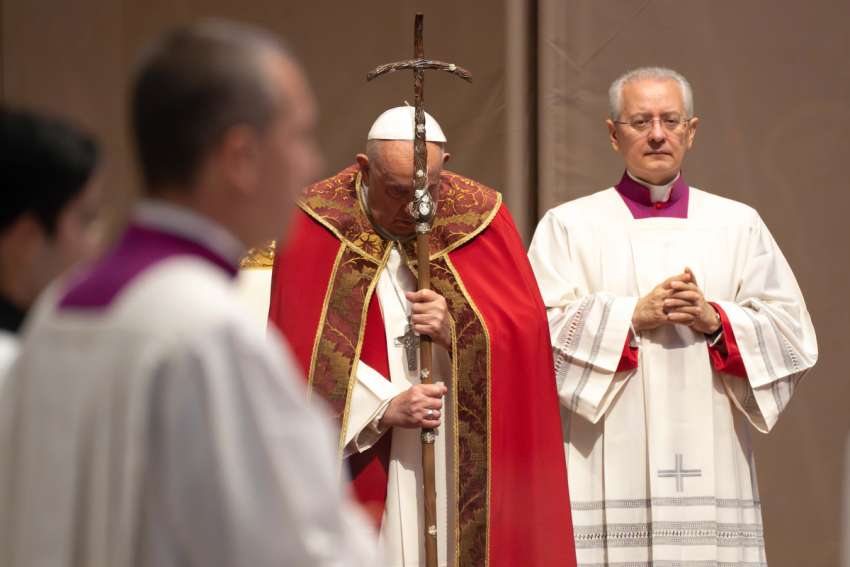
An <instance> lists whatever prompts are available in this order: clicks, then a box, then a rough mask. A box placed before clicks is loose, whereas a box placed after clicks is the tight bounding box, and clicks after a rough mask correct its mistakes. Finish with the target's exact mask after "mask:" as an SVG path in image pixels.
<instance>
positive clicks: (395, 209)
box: [357, 140, 450, 236]
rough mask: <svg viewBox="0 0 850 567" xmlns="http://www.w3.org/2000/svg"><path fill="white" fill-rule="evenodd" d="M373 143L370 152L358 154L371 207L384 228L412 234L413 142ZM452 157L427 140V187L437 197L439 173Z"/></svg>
mask: <svg viewBox="0 0 850 567" xmlns="http://www.w3.org/2000/svg"><path fill="white" fill-rule="evenodd" d="M372 144H374V145H373V146H372V147H373V150H372V151H370V152H369V155H368V156H367V155H366V154H358V155H357V163H358V164H359V165H360V171H361V172H362V174H363V183H364V184H366V185H367V186H368V187H369V209H370V210H371V212H372V216H373V217H374V219H375V222H377V223H378V224H379V225H381V227H382V228H383V229H384V230H386V231H388V232H390V233H391V234H393V235H395V236H409V235H411V234H413V232H414V230H415V226H414V221H413V217H412V216H411V215H410V212H409V211H408V208H407V207H408V205H409V204H410V203H411V201H412V200H413V142H409V141H404V140H392V141H380V142H372ZM449 157H450V154H448V153H444V152H443V149H442V148H441V147H440V146H439V145H438V144H433V143H430V142H429V143H428V188H429V190H430V191H431V196H432V197H434V199H435V200H436V199H437V198H439V195H438V194H437V188H438V187H439V184H440V173H441V172H442V171H443V164H444V163H445V162H446V161H448V159H449Z"/></svg>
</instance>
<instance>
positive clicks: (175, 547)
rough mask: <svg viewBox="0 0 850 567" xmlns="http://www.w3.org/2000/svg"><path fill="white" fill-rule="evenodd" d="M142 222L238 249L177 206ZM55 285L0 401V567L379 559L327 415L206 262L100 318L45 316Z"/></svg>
mask: <svg viewBox="0 0 850 567" xmlns="http://www.w3.org/2000/svg"><path fill="white" fill-rule="evenodd" d="M139 217H140V218H139V219H137V220H138V221H139V222H141V223H142V224H143V225H144V226H147V227H148V228H153V229H155V230H159V231H165V232H171V233H174V234H179V235H181V236H183V237H186V238H190V239H192V240H193V241H195V242H198V243H201V244H202V245H204V246H206V247H208V248H209V249H211V250H214V251H216V252H218V253H219V254H220V255H221V256H222V257H224V258H230V259H232V260H233V261H234V262H235V260H236V259H237V258H238V256H239V255H240V253H241V245H239V243H238V242H235V239H233V238H232V237H230V236H229V234H228V233H227V232H226V231H224V230H223V229H222V228H221V227H220V226H218V225H215V224H214V223H212V222H211V221H209V219H205V218H204V217H201V216H199V215H197V214H194V213H191V212H189V211H188V210H185V209H180V208H177V207H173V206H169V205H165V204H153V203H151V204H148V205H146V206H145V207H143V208H142V209H141V210H140V212H139ZM66 285H67V282H63V283H60V284H57V285H54V286H53V287H52V288H50V289H49V290H48V291H47V292H46V294H45V295H44V296H43V297H42V299H41V300H40V302H39V304H38V306H37V307H36V309H35V311H34V313H33V317H32V320H31V321H30V322H29V323H28V327H27V329H26V331H25V336H24V338H23V342H22V348H21V355H20V357H19V359H18V361H17V363H16V364H15V366H14V367H13V369H12V372H11V374H10V377H9V381H8V383H7V384H6V387H5V389H4V392H3V396H2V398H1V399H0V565H3V566H4V567H130V566H133V567H143V566H154V565H155V566H157V567H172V566H175V567H176V566H177V565H204V566H222V567H225V566H236V565H242V566H249V565H250V566H252V567H255V566H269V567H271V566H279V565H291V566H302V567H308V566H309V567H313V566H329V567H330V566H333V567H342V566H364V567H365V566H370V567H371V566H373V565H375V564H376V561H377V560H376V558H375V552H376V550H377V546H376V545H375V542H374V537H373V535H372V533H371V530H370V529H369V528H368V527H367V526H368V521H367V520H366V519H365V518H364V517H363V516H362V515H361V514H360V513H359V512H358V511H356V510H355V508H354V507H353V504H351V503H350V502H349V501H348V499H347V498H346V497H345V494H344V490H343V487H342V485H341V483H340V482H339V479H338V476H337V475H338V472H337V471H338V466H337V464H336V463H335V460H336V459H335V451H334V447H335V446H336V443H335V441H334V434H333V432H332V429H331V427H330V425H329V423H328V421H327V420H326V418H325V417H324V416H323V415H321V412H319V411H318V410H317V409H316V408H314V407H312V406H311V405H309V404H308V403H307V402H306V395H305V392H304V389H303V385H302V384H303V382H302V378H301V376H300V371H299V370H298V369H297V365H296V364H295V362H294V358H293V357H292V355H291V354H290V353H289V352H288V350H287V349H285V348H284V347H283V346H282V344H283V343H282V341H281V339H280V338H279V337H278V336H276V335H274V332H273V331H272V332H271V333H270V334H272V336H271V337H270V338H269V339H268V340H267V339H266V338H265V336H264V333H265V330H264V329H262V328H259V327H258V326H257V325H256V324H255V322H254V321H252V319H251V317H249V316H248V315H246V314H245V313H244V312H243V311H244V309H243V308H242V306H241V304H240V303H239V302H238V301H237V299H236V294H235V291H234V282H233V280H232V279H230V278H229V277H228V276H227V275H226V274H225V272H224V271H223V270H222V269H221V268H219V267H216V266H213V265H212V264H211V263H210V262H208V261H205V260H203V259H201V258H199V257H196V256H189V255H183V256H174V257H171V258H168V259H165V260H162V261H161V262H159V263H158V264H156V265H154V266H152V267H149V268H147V270H146V271H144V272H143V273H141V274H140V275H138V276H136V277H135V279H133V280H132V281H131V282H130V283H129V284H127V286H126V287H125V288H123V289H122V290H121V292H120V295H119V296H118V297H116V298H115V299H114V300H113V301H112V303H110V304H109V306H108V308H105V309H103V310H98V311H92V310H74V309H62V308H61V307H59V306H58V305H57V304H58V302H59V300H60V299H59V298H60V297H61V296H62V295H63V292H62V290H64V289H65V287H66Z"/></svg>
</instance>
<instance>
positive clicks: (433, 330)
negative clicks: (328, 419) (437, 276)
mask: <svg viewBox="0 0 850 567" xmlns="http://www.w3.org/2000/svg"><path fill="white" fill-rule="evenodd" d="M405 297H407V300H408V301H410V303H411V304H412V305H411V317H410V322H411V324H412V325H413V330H414V331H416V333H418V334H420V335H426V336H429V337H431V340H433V341H434V342H435V343H437V344H438V345H440V346H442V347H443V348H446V349H449V348H451V341H452V331H451V318H450V317H449V309H448V305H447V304H446V299H445V298H444V297H443V296H442V295H440V294H438V293H437V292H435V291H433V290H430V289H423V290H419V291H409V292H407V293H405ZM447 391H448V389H447V388H446V386H445V384H442V383H436V384H416V385H414V386H411V387H410V388H409V389H407V390H405V391H404V392H402V393H401V394H399V395H397V396H396V397H394V398H393V399H392V401H390V404H389V406H387V410H386V412H384V417H382V418H381V421H380V426H381V427H405V428H418V427H421V428H425V429H434V428H436V427H438V426H439V425H440V416H441V415H442V414H441V411H442V409H443V396H445V395H446V392H447Z"/></svg>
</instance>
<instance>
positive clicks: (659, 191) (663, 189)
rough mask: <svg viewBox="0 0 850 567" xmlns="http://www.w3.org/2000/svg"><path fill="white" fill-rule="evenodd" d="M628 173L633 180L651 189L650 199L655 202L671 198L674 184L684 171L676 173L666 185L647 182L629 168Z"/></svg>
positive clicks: (663, 201) (662, 201)
mask: <svg viewBox="0 0 850 567" xmlns="http://www.w3.org/2000/svg"><path fill="white" fill-rule="evenodd" d="M626 173H627V174H628V175H629V177H631V178H632V180H633V181H636V182H638V183H640V184H641V185H643V186H644V187H646V188H647V189H649V199H650V201H652V202H653V203H665V202H667V200H668V199H669V198H670V192H671V191H672V190H673V184H674V183H676V180H677V179H679V176H680V175H682V172H681V171H680V172H679V173H677V174H676V177H674V178H673V180H672V181H670V183H667V184H665V185H652V184H651V183H647V182H646V181H644V180H643V179H638V178H637V177H635V176H634V175H632V172H631V171H629V170H628V169H627V170H626Z"/></svg>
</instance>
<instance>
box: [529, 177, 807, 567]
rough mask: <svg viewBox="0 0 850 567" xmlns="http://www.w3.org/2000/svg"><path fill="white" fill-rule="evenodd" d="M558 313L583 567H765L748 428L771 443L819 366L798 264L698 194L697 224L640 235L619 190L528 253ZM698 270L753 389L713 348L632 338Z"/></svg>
mask: <svg viewBox="0 0 850 567" xmlns="http://www.w3.org/2000/svg"><path fill="white" fill-rule="evenodd" d="M529 256H530V259H531V264H532V267H533V268H534V272H535V275H536V277H537V280H538V283H539V285H540V290H541V292H542V295H543V299H544V302H545V304H546V306H547V311H548V316H549V323H550V330H551V335H552V343H553V345H554V355H555V365H556V376H557V381H558V391H559V395H560V399H561V403H562V418H563V428H564V435H565V451H566V456H567V467H568V471H569V484H570V495H571V498H572V513H573V522H574V526H575V537H576V549H577V553H578V559H579V564H580V565H583V566H597V565H599V566H601V565H629V566H639V565H654V566H673V565H676V566H689V565H694V566H697V565H698V566H709V565H712V566H714V565H722V566H732V565H736V566H737V565H741V566H756V565H758V566H762V565H766V558H765V552H764V539H763V533H762V521H761V509H760V502H759V496H758V490H757V487H756V474H755V468H754V464H753V455H752V449H751V442H750V427H749V424H751V425H752V426H754V427H755V428H756V429H757V430H758V431H761V432H767V431H769V430H770V429H771V427H773V425H774V424H775V423H776V420H777V418H778V417H779V414H780V413H781V412H782V410H783V409H784V408H785V407H786V406H787V404H788V402H789V400H790V398H791V395H792V393H793V392H794V389H795V387H796V386H797V384H798V382H799V380H800V379H801V378H802V376H803V375H804V374H805V372H806V371H807V369H809V368H811V366H812V365H814V363H815V361H816V359H817V345H816V339H815V332H814V328H813V327H812V323H811V320H810V317H809V314H808V312H807V310H806V306H805V303H804V301H803V297H802V294H801V292H800V289H799V287H798V285H797V282H796V280H795V278H794V275H793V274H792V272H791V269H790V267H789V266H788V263H787V262H786V260H785V258H784V257H783V256H782V253H781V252H780V250H779V248H778V246H777V245H776V242H775V241H774V240H773V238H772V236H771V235H770V233H769V231H768V229H767V227H766V226H765V225H764V223H763V222H762V220H761V219H760V218H759V216H758V214H757V213H756V211H754V210H753V209H752V208H750V207H748V206H746V205H743V204H740V203H737V202H734V201H731V200H728V199H724V198H721V197H718V196H715V195H711V194H709V193H706V192H703V191H699V190H697V189H694V188H691V189H690V200H689V212H688V218H684V219H682V218H648V219H642V220H637V219H634V218H633V217H632V214H631V213H630V211H629V209H628V208H627V206H626V205H625V203H624V202H623V200H622V198H621V197H620V195H619V193H617V192H616V190H615V189H613V188H609V189H607V190H605V191H601V192H599V193H596V194H593V195H590V196H588V197H585V198H581V199H578V200H575V201H572V202H569V203H566V204H563V205H561V206H559V207H556V208H554V209H552V210H550V211H549V212H547V213H546V215H545V216H544V218H543V219H542V221H541V222H540V225H539V226H538V228H537V231H536V233H535V235H534V239H533V242H532V244H531V249H530V252H529ZM685 267H690V268H691V270H692V271H693V272H694V274H695V276H696V280H697V283H698V284H699V285H700V287H701V288H702V290H703V291H704V293H705V296H706V298H707V300H709V301H715V302H717V303H718V304H719V305H720V306H721V307H722V309H723V310H724V311H725V312H726V314H727V315H728V317H729V320H730V322H731V325H732V328H733V330H734V335H735V339H736V340H737V344H738V347H739V348H740V351H741V356H742V358H743V362H744V365H745V367H746V371H747V376H748V378H747V379H742V378H738V377H735V376H731V375H727V374H722V373H718V372H716V371H714V368H713V366H712V364H711V362H710V360H709V353H708V345H707V340H706V337H705V336H704V335H702V334H699V333H696V332H694V331H693V330H691V329H690V328H688V327H684V326H662V327H660V328H658V329H656V330H652V331H647V332H643V333H640V334H639V336H637V337H634V339H636V342H637V345H638V347H639V351H638V352H639V354H638V368H637V370H633V371H627V372H616V369H617V366H618V362H619V360H620V357H621V354H622V352H623V346H624V343H625V341H626V340H627V339H628V338H629V337H630V325H631V317H632V314H633V311H634V308H635V305H636V303H637V300H638V298H639V297H642V296H644V295H646V294H647V293H649V292H650V291H651V290H652V288H653V287H655V286H656V285H658V284H659V283H661V282H662V281H663V280H665V279H666V278H668V277H670V276H672V275H675V274H678V273H681V272H682V271H683V270H684V269H685Z"/></svg>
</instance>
